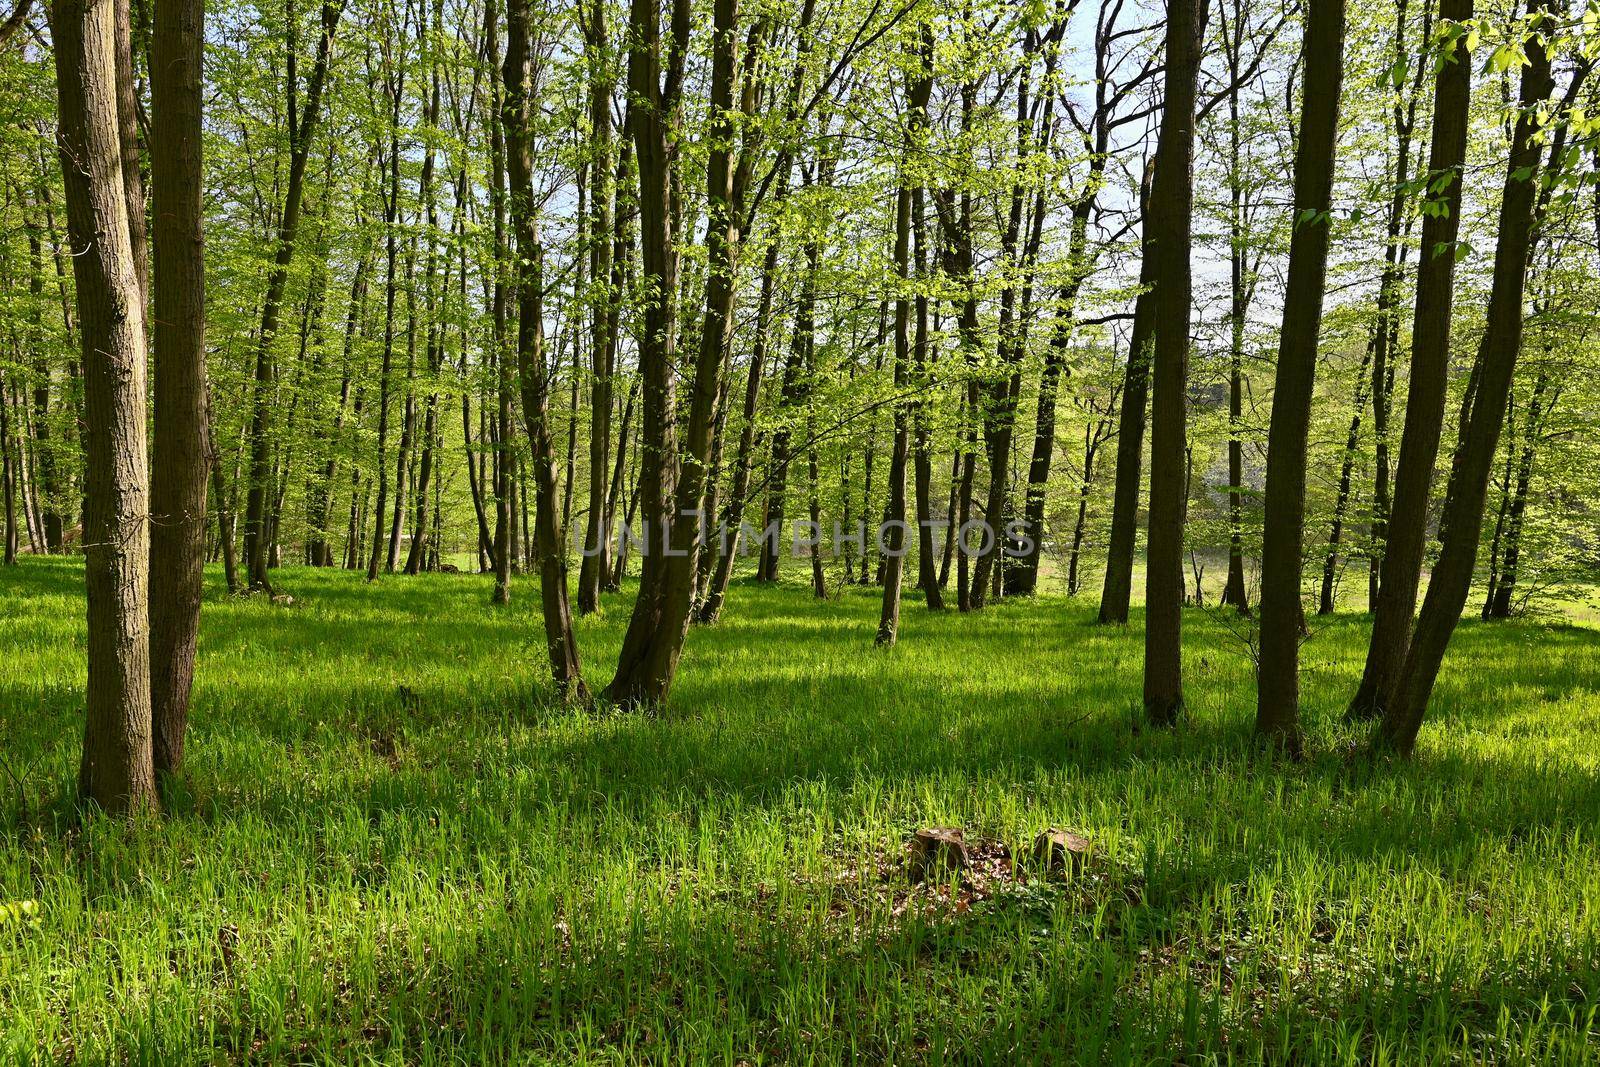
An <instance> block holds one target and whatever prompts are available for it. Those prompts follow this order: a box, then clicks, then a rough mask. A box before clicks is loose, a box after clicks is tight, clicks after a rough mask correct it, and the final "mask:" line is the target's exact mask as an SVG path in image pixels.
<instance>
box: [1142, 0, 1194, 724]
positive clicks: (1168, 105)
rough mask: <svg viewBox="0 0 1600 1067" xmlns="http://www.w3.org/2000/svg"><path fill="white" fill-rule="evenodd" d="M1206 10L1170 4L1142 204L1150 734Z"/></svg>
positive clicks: (1176, 556)
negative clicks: (1152, 157) (1149, 355)
mask: <svg viewBox="0 0 1600 1067" xmlns="http://www.w3.org/2000/svg"><path fill="white" fill-rule="evenodd" d="M1204 33H1205V0H1170V2H1169V3H1168V5H1167V26H1166V74H1165V80H1166V93H1165V104H1164V106H1163V108H1162V115H1161V135H1160V140H1159V144H1158V147H1157V149H1156V152H1157V155H1158V158H1159V159H1160V165H1159V166H1158V167H1157V168H1156V173H1155V180H1154V183H1153V185H1152V187H1151V195H1150V207H1151V210H1150V214H1149V216H1148V217H1149V222H1150V234H1149V240H1150V249H1149V252H1148V253H1147V254H1148V255H1151V256H1153V257H1154V258H1155V268H1156V269H1155V275H1154V278H1153V282H1154V287H1153V289H1152V294H1153V296H1154V308H1153V310H1154V312H1155V315H1156V319H1157V322H1158V323H1159V327H1158V328H1157V329H1156V333H1155V345H1154V349H1153V359H1152V371H1153V378H1154V380H1153V382H1152V385H1153V387H1154V388H1153V389H1152V395H1151V412H1150V550H1149V562H1148V573H1147V574H1146V588H1145V660H1144V706H1145V716H1146V718H1147V719H1148V720H1149V721H1150V723H1151V725H1155V726H1168V725H1172V724H1173V723H1175V722H1176V721H1177V719H1178V717H1179V715H1180V714H1181V713H1182V711H1183V662H1182V659H1183V526H1184V513H1185V510H1186V507H1185V504H1186V499H1185V492H1184V481H1185V479H1184V468H1185V463H1184V456H1185V453H1186V452H1187V446H1186V438H1187V436H1188V428H1187V425H1186V419H1187V416H1186V410H1185V409H1186V396H1185V391H1186V389H1187V388H1188V365H1189V315H1190V307H1189V303H1190V300H1189V296H1190V268H1189V248H1190V239H1189V238H1190V227H1191V222H1192V219H1191V214H1192V210H1191V209H1192V205H1193V201H1194V183H1193V174H1194V158H1193V157H1194V109H1195V79H1196V77H1197V71H1198V67H1199V53H1200V42H1201V39H1202V38H1203V36H1204Z"/></svg>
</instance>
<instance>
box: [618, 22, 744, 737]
mask: <svg viewBox="0 0 1600 1067" xmlns="http://www.w3.org/2000/svg"><path fill="white" fill-rule="evenodd" d="M689 14H690V13H689V10H688V5H687V4H686V3H685V4H677V5H675V6H674V7H673V13H672V25H671V27H670V30H669V36H670V40H669V41H668V42H665V43H666V44H667V46H668V47H669V48H670V51H669V53H668V54H669V65H668V69H667V71H666V79H665V82H663V80H662V78H661V75H660V69H661V50H662V47H663V44H664V42H663V41H662V39H661V38H662V34H661V32H660V29H661V28H660V26H659V12H658V11H657V9H656V3H655V0H633V8H632V18H631V21H632V24H633V25H632V28H633V31H634V33H635V34H636V37H635V38H634V41H635V43H634V44H633V50H632V54H631V56H630V57H629V59H630V61H629V65H628V83H629V88H630V90H631V91H632V93H633V95H634V99H635V100H636V101H640V102H642V104H643V105H644V106H637V107H635V108H634V109H633V110H632V111H631V112H630V119H631V122H632V126H633V139H634V145H635V149H636V153H637V158H638V168H639V208H640V214H639V217H640V228H639V232H640V238H641V240H640V245H641V252H642V256H641V261H642V266H643V270H644V275H645V279H646V281H647V282H648V284H649V288H650V289H651V290H653V291H654V293H655V294H656V298H655V299H654V300H653V301H652V302H651V303H649V304H648V305H647V307H646V309H645V316H644V318H645V329H644V336H643V337H642V338H641V341H640V345H639V362H640V370H641V372H642V375H643V378H644V416H645V417H644V435H643V442H642V445H643V447H642V450H641V456H640V460H641V476H640V482H641V483H642V484H641V496H642V498H643V505H644V519H645V523H646V525H647V526H648V527H649V528H650V531H651V534H652V535H655V533H656V532H657V531H659V532H660V535H661V542H660V543H659V544H656V545H655V546H654V548H655V551H654V552H653V553H651V554H649V555H647V556H646V557H645V560H644V566H643V576H642V578H641V581H640V588H639V598H638V600H637V601H636V602H635V604H634V610H633V615H632V616H631V617H630V619H629V621H628V630H627V633H626V634H625V635H624V638H623V645H622V651H621V653H620V654H619V655H618V657H617V673H616V676H615V677H614V678H613V679H612V680H611V684H610V685H609V686H608V687H607V689H606V697H607V699H608V700H610V701H611V702H613V703H615V704H618V705H621V706H623V707H639V706H649V705H657V704H661V703H663V702H664V701H665V700H666V699H667V696H668V694H669V693H670V692H671V689H672V682H673V679H674V677H675V676H676V674H677V668H678V658H679V656H680V655H681V654H682V652H683V645H684V640H685V638H686V637H687V635H688V628H689V617H690V614H691V612H692V611H693V609H694V578H695V574H696V572H697V570H698V563H697V560H698V552H699V551H700V548H701V545H700V544H699V541H700V532H701V531H700V516H699V509H700V507H701V505H702V502H703V500H704V497H705V479H706V471H707V469H708V467H709V464H710V457H711V452H712V444H713V443H712V435H713V434H714V432H715V427H716V416H717V411H716V409H717V398H718V396H719V395H720V392H721V382H720V376H721V373H722V368H723V366H724V365H725V364H726V363H727V358H726V355H727V351H728V347H729V345H731V344H732V342H733V330H734V311H735V307H736V297H737V292H738V267H739V243H740V236H741V224H742V221H743V220H742V215H743V211H742V207H741V205H742V203H743V191H744V190H743V185H744V181H745V178H746V176H747V173H748V169H747V161H746V160H745V159H743V158H741V159H740V160H739V164H738V166H735V165H734V162H733V159H732V158H731V157H732V151H731V143H732V142H733V140H734V138H735V137H736V136H737V135H738V132H739V129H740V128H741V126H742V123H743V120H745V119H748V117H749V116H750V115H751V114H753V112H754V109H755V106H756V93H755V91H754V85H753V74H752V73H751V72H749V71H746V72H745V77H744V79H743V87H742V91H740V89H739V84H738V83H739V81H740V77H739V74H740V72H739V44H740V41H739V33H738V26H739V8H738V3H737V0H715V3H714V4H713V10H712V55H711V89H710V98H709V105H710V114H711V115H712V116H715V117H714V118H713V120H712V123H711V135H710V138H709V143H710V144H711V146H712V147H711V148H710V151H709V152H708V156H707V161H706V203H707V219H706V253H707V256H706V263H707V270H706V280H705V314H704V319H703V321H702V323H701V328H700V331H699V333H700V337H699V341H700V343H699V347H698V350H697V351H696V353H695V359H694V365H693V372H694V378H693V383H692V387H691V392H690V397H691V399H690V404H689V412H688V418H687V420H686V421H685V423H684V430H683V441H682V445H681V448H680V446H679V443H678V441H677V434H676V425H675V423H676V421H677V417H676V410H675V409H676V399H677V398H676V395H675V394H676V389H677V383H676V381H675V378H676V373H675V369H674V363H675V348H676V342H677V338H676V336H675V333H676V311H677V308H676V300H675V294H676V290H677V281H678V262H677V254H676V251H675V250H674V248H673V247H672V244H673V234H674V231H675V229H676V223H677V222H678V221H679V220H678V218H677V215H678V211H677V206H678V205H677V203H676V201H677V198H678V197H677V195H675V179H674V161H673V158H672V149H671V143H672V140H673V137H674V136H675V131H676V127H677V125H678V124H679V121H680V116H679V98H678V94H679V92H680V90H681V87H682V67H681V64H682V62H683V54H684V52H685V50H686V49H687V45H688V39H689V29H690V25H689ZM736 101H737V106H736ZM680 195H681V194H680ZM669 505H670V506H671V508H672V513H671V514H670V515H669V514H668V513H667V507H668V506H669Z"/></svg>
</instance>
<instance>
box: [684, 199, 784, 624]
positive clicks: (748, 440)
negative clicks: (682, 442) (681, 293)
mask: <svg viewBox="0 0 1600 1067" xmlns="http://www.w3.org/2000/svg"><path fill="white" fill-rule="evenodd" d="M779 182H780V183H783V182H784V178H783V177H782V176H781V175H780V176H779ZM784 191H785V190H784V189H783V188H782V187H781V186H780V189H779V197H778V198H779V199H782V196H783V193H784ZM781 236H782V230H781V229H778V230H775V231H774V233H773V234H772V239H771V241H770V242H769V243H768V245H767V252H766V257H765V260H764V261H763V263H762V267H761V297H760V301H759V303H758V304H757V305H756V324H755V335H756V336H755V346H754V347H753V348H752V349H751V353H750V367H749V370H748V372H747V373H746V375H745V385H744V410H743V417H744V425H743V429H742V430H740V432H739V454H738V456H737V457H736V458H735V460H734V467H733V488H732V490H731V492H730V495H729V497H728V510H727V515H726V517H725V519H724V525H725V526H726V528H727V530H728V531H729V533H728V536H729V538H730V540H729V541H728V544H727V549H726V551H722V552H720V554H719V555H718V557H717V569H716V572H715V573H714V574H713V575H712V576H711V585H710V588H709V590H708V591H707V592H706V598H705V602H704V603H703V604H701V605H700V622H701V623H704V624H706V625H709V624H711V623H714V622H716V621H717V616H718V615H719V614H720V613H721V611H722V605H723V602H724V600H725V599H726V597H727V594H728V582H729V580H730V579H731V578H732V576H733V565H734V561H735V560H736V559H737V558H738V554H739V525H740V523H742V522H743V521H744V509H745V502H746V500H745V498H746V497H747V496H748V494H749V492H750V468H751V466H752V459H753V456H754V453H755V439H756V407H757V404H758V403H759V402H760V399H761V376H762V373H763V369H764V367H765V365H766V361H767V342H768V337H767V335H768V330H769V326H770V323H771V319H772V286H773V279H774V278H775V277H776V275H777V273H778V244H779V238H780V237H781ZM718 543H719V545H720V543H721V538H719V539H718Z"/></svg>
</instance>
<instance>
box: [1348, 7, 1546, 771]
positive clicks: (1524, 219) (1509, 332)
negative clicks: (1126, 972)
mask: <svg viewBox="0 0 1600 1067" xmlns="http://www.w3.org/2000/svg"><path fill="white" fill-rule="evenodd" d="M1526 32H1527V33H1528V35H1529V38H1528V41H1527V45H1526V49H1527V65H1526V66H1524V67H1523V68H1522V82H1521V87H1520V89H1519V91H1518V107H1519V110H1518V114H1517V120H1516V126H1515V128H1514V130H1513V132H1512V136H1511V152H1510V155H1509V156H1508V158H1507V160H1506V176H1505V183H1504V185H1503V187H1502V191H1501V199H1500V214H1499V227H1498V230H1497V233H1498V237H1497V238H1496V241H1495V254H1494V281H1493V284H1492V287H1491V288H1490V291H1489V305H1488V313H1487V314H1488V321H1487V324H1486V328H1485V330H1484V334H1483V339H1482V341H1481V342H1480V343H1479V346H1478V363H1477V370H1476V374H1475V377H1476V379H1477V387H1476V389H1475V390H1474V391H1473V393H1472V395H1471V410H1470V414H1469V416H1468V418H1467V420H1466V431H1465V433H1464V434H1463V435H1462V440H1461V445H1460V448H1459V451H1458V462H1457V466H1456V468H1455V470H1454V471H1452V477H1451V490H1450V492H1449V493H1448V494H1447V498H1446V503H1445V507H1444V512H1443V514H1442V515H1441V516H1440V528H1441V530H1442V534H1441V537H1440V540H1441V542H1442V547H1441V550H1440V553H1439V561H1438V563H1437V564H1435V566H1434V568H1433V574H1432V576H1431V577H1430V579H1429V581H1428V592H1427V595H1426V596H1425V597H1424V598H1423V602H1422V610H1421V612H1420V613H1419V614H1418V616H1417V625H1416V632H1415V634H1414V635H1413V636H1412V638H1411V643H1410V646H1409V647H1408V648H1407V650H1406V656H1405V661H1404V664H1403V665H1402V666H1401V668H1400V670H1399V673H1398V674H1397V676H1396V678H1395V682H1394V687H1393V691H1392V694H1391V695H1390V697H1389V699H1388V700H1387V701H1386V702H1385V703H1384V705H1383V719H1382V721H1381V722H1380V723H1379V725H1378V730H1377V734H1376V736H1375V740H1374V743H1375V744H1376V745H1377V746H1378V747H1380V748H1384V749H1392V750H1393V751H1395V752H1397V753H1399V754H1400V755H1402V756H1408V755H1410V754H1411V750H1412V748H1413V746H1415V744H1416V741H1417V733H1418V731H1419V730H1420V729H1421V728H1422V719H1423V715H1424V713H1425V712H1426V711H1427V706H1428V700H1429V698H1430V697H1431V696H1432V694H1433V686H1434V683H1435V681H1436V680H1437V679H1438V676H1439V665H1440V664H1441V663H1442V662H1443V660H1444V652H1445V648H1446V647H1447V646H1448V645H1449V643H1450V637H1451V635H1452V634H1454V632H1455V628H1456V623H1458V622H1459V621H1460V619H1461V609H1462V608H1463V607H1464V606H1465V605H1466V602H1467V594H1468V592H1469V590H1470V589H1471V587H1472V575H1473V569H1474V567H1475V566H1476V564H1477V559H1478V542H1479V540H1480V539H1481V537H1482V535H1483V505H1484V499H1485V496H1486V494H1487V492H1488V487H1489V470H1490V468H1491V466H1493V464H1494V457H1495V450H1496V449H1497V447H1498V446H1499V442H1500V430H1501V427H1502V425H1503V424H1504V422H1505V417H1506V399H1507V397H1508V396H1509V395H1510V392H1511V378H1512V374H1513V372H1514V371H1515V370H1516V365H1517V357H1518V355H1519V354H1520V352H1521V349H1522V316H1523V307H1522V305H1523V294H1524V291H1525V289H1526V285H1527V270H1528V252H1529V248H1530V246H1531V244H1532V236H1533V221H1534V208H1535V199H1536V196H1537V190H1538V186H1537V183H1536V178H1537V175H1538V172H1539V149H1540V144H1539V141H1538V139H1537V137H1538V134H1539V133H1540V130H1541V128H1542V127H1543V125H1544V117H1543V116H1542V115H1541V114H1540V110H1541V109H1542V108H1544V107H1546V106H1547V105H1548V102H1549V99H1550V95H1551V92H1552V90H1553V89H1554V87H1555V81H1554V78H1553V77H1552V75H1551V63H1550V52H1551V46H1550V43H1549V42H1550V38H1551V37H1552V36H1553V35H1554V34H1555V33H1556V32H1557V31H1556V29H1555V27H1554V11H1553V8H1552V7H1551V5H1550V4H1549V3H1548V0H1529V4H1528V22H1527V30H1526ZM1413 403H1415V401H1413ZM1408 421H1409V420H1408ZM1404 448H1405V445H1404V444H1403V443H1402V445H1401V450H1402V464H1403V463H1404ZM1396 490H1397V491H1396V511H1397V512H1398V510H1399V493H1398V486H1397V487H1396Z"/></svg>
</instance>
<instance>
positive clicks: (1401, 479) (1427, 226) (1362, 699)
mask: <svg viewBox="0 0 1600 1067" xmlns="http://www.w3.org/2000/svg"><path fill="white" fill-rule="evenodd" d="M1439 14H1440V17H1441V19H1444V20H1448V21H1450V22H1451V23H1453V24H1456V25H1460V24H1461V23H1462V22H1464V21H1465V20H1467V19H1470V18H1471V17H1472V0H1440V4H1439ZM1464 33H1465V31H1462V32H1461V33H1460V34H1458V35H1457V36H1455V37H1453V38H1452V39H1451V40H1452V51H1451V53H1450V54H1449V55H1448V56H1446V57H1445V59H1444V62H1443V64H1442V65H1441V67H1440V69H1439V75H1438V79H1437V81H1436V82H1435V85H1434V101H1433V139H1432V144H1431V145H1430V147H1429V156H1428V188H1429V189H1430V190H1433V192H1431V193H1430V196H1431V197H1432V198H1433V199H1432V200H1431V202H1430V206H1429V207H1428V209H1427V210H1426V212H1425V214H1424V217H1423V220H1422V252H1421V258H1420V260H1419V263H1418V267H1417V300H1416V308H1415V310H1414V312H1413V319H1412V327H1411V385H1410V398H1409V400H1408V401H1407V403H1406V420H1405V429H1404V431H1403V432H1402V434H1401V439H1400V460H1399V464H1398V466H1397V468H1396V471H1395V492H1394V507H1393V512H1392V515H1391V516H1390V518H1389V524H1388V529H1387V534H1386V537H1385V542H1384V552H1383V561H1382V573H1381V577H1380V581H1379V585H1378V600H1377V603H1376V605H1375V609H1374V613H1373V624H1372V636H1371V638H1370V640H1369V643H1368V646H1367V661H1366V667H1365V669H1364V671H1363V673H1362V678H1361V685H1360V687H1359V688H1358V689H1357V691H1356V695H1355V698H1354V700H1352V701H1351V704H1350V711H1349V714H1350V716H1351V717H1353V718H1371V717H1375V716H1377V715H1379V714H1381V713H1382V711H1383V709H1384V707H1386V706H1387V704H1388V702H1389V700H1390V699H1391V697H1392V694H1393V691H1394V686H1395V683H1396V679H1397V675H1398V672H1399V669H1400V666H1401V664H1402V663H1403V662H1404V661H1405V658H1406V650H1407V646H1408V645H1409V643H1410V636H1411V616H1412V612H1413V611H1414V610H1415V608H1416V603H1417V586H1418V584H1419V583H1420V581H1421V578H1422V562H1423V555H1424V550H1425V548H1426V546H1427V521H1428V498H1429V496H1430V494H1431V490H1432V486H1433V468H1434V463H1435V461H1436V460H1437V459H1438V455H1439V433H1440V430H1441V429H1442V427H1443V425H1444V406H1445V395H1446V391H1447V388H1446V387H1447V380H1448V375H1449V360H1450V318H1451V312H1452V304H1453V301H1454V296H1455V293H1454V287H1455V267H1456V254H1455V253H1456V236H1457V233H1458V232H1459V229H1460V222H1461V184H1462V175H1463V165H1464V162H1465V159H1466V149H1467V107H1468V103H1469V98H1470V96H1471V88H1472V70H1471V66H1470V64H1471V58H1470V57H1469V56H1468V55H1467V54H1466V49H1465V47H1464V44H1463V36H1464ZM1376 374H1377V371H1376V369H1374V375H1375V377H1374V382H1376V380H1377V379H1376ZM1378 402H1379V401H1378V399H1377V398H1376V396H1374V405H1375V406H1376V405H1377V403H1378ZM1374 506H1376V503H1375V505H1374Z"/></svg>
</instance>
